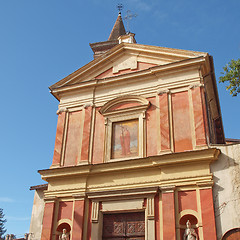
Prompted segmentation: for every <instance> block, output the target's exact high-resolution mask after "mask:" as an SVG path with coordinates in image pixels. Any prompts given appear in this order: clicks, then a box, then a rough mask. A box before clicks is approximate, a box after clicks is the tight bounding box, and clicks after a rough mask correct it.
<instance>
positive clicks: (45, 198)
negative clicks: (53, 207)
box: [43, 196, 58, 203]
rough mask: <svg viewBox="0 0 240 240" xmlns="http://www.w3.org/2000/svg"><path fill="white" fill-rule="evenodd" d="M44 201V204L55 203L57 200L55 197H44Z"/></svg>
mask: <svg viewBox="0 0 240 240" xmlns="http://www.w3.org/2000/svg"><path fill="white" fill-rule="evenodd" d="M43 199H44V202H45V203H51V202H52V203H55V202H56V201H57V200H58V198H57V197H55V196H54V197H44V198H43Z"/></svg>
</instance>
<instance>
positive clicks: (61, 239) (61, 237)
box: [59, 228, 69, 240]
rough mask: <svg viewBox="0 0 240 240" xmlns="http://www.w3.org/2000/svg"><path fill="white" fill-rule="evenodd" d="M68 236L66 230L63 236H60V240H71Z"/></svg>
mask: <svg viewBox="0 0 240 240" xmlns="http://www.w3.org/2000/svg"><path fill="white" fill-rule="evenodd" d="M68 235H69V233H67V230H66V229H65V228H64V229H63V232H62V234H60V236H59V240H69V237H68Z"/></svg>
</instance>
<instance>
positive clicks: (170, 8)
mask: <svg viewBox="0 0 240 240" xmlns="http://www.w3.org/2000/svg"><path fill="white" fill-rule="evenodd" d="M120 2H122V3H123V5H124V9H123V13H122V15H123V16H125V15H126V11H127V10H131V11H132V13H136V14H137V15H138V16H137V17H136V18H135V19H133V20H132V21H131V23H130V31H131V32H134V33H136V40H137V42H138V43H140V44H148V45H156V46H163V47H170V48H179V49H187V50H195V51H202V52H209V53H210V54H211V55H212V56H213V57H214V63H215V72H216V78H217V79H218V78H219V76H220V72H221V71H222V67H223V66H224V65H225V64H226V63H227V62H229V61H230V60H231V59H237V58H239V57H240V31H239V29H240V26H239V18H240V11H239V10H240V1H239V0H229V1H223V0H203V1H199V0H181V1H180V0H169V1H163V0H128V1H125V0H122V1H120ZM117 3H119V1H115V0H102V1H99V0H88V1H80V0H0V36H1V37H0V81H1V88H0V89H1V90H0V103H1V118H0V133H1V138H0V160H1V173H0V174H1V191H0V207H1V208H3V209H4V212H5V215H6V218H7V220H8V222H7V224H6V227H7V230H8V233H14V234H16V235H17V236H22V235H23V234H24V233H25V232H28V229H29V224H30V216H31V208H32V203H33V192H31V191H29V190H28V189H29V187H30V186H31V185H38V184H42V183H44V182H43V181H42V180H41V178H40V175H39V174H38V173H37V170H39V169H45V168H49V166H50V165H51V161H52V156H53V148H54V141H55V131H56V123H57V115H56V111H57V105H58V102H57V100H56V99H55V98H54V97H53V96H52V95H51V94H50V93H49V90H48V87H49V86H50V85H52V84H54V83H55V82H57V81H58V80H60V79H62V78H63V77H65V76H67V75H68V74H70V73H72V72H73V71H75V70H76V69H78V68H80V67H81V66H83V65H85V64H86V63H88V62H89V61H91V60H92V50H91V49H90V47H89V45H88V44H89V43H93V42H98V41H105V40H107V38H108V36H109V34H110V32H111V29H112V27H113V24H114V22H115V20H116V18H117V10H116V5H117ZM125 25H126V23H125ZM218 87H219V88H218V90H219V98H220V104H221V108H222V116H223V123H224V129H225V135H226V137H228V138H240V127H239V118H240V111H239V102H240V96H239V97H236V98H233V97H231V96H230V95H229V93H228V92H226V90H225V86H224V85H223V84H218Z"/></svg>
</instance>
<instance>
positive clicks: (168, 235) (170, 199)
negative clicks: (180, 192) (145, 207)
mask: <svg viewBox="0 0 240 240" xmlns="http://www.w3.org/2000/svg"><path fill="white" fill-rule="evenodd" d="M162 210H163V239H164V240H175V239H176V229H175V207H174V193H173V192H172V193H163V194H162Z"/></svg>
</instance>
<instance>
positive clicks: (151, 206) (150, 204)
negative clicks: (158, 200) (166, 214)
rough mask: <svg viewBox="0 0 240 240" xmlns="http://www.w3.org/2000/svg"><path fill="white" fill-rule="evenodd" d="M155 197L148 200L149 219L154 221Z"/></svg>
mask: <svg viewBox="0 0 240 240" xmlns="http://www.w3.org/2000/svg"><path fill="white" fill-rule="evenodd" d="M154 215H155V212H154V196H151V197H148V198H147V219H154Z"/></svg>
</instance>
